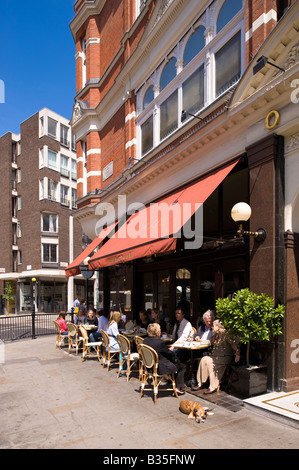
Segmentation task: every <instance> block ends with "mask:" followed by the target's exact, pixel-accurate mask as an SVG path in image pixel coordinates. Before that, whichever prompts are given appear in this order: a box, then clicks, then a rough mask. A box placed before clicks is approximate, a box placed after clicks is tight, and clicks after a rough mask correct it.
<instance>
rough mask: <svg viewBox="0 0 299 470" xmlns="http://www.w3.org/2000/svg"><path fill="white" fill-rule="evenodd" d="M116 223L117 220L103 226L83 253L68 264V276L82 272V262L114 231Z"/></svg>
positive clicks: (66, 271) (66, 270)
mask: <svg viewBox="0 0 299 470" xmlns="http://www.w3.org/2000/svg"><path fill="white" fill-rule="evenodd" d="M115 225H116V222H115V223H113V224H111V225H109V226H108V227H106V228H103V229H102V230H101V232H100V233H99V235H98V236H97V237H96V238H95V239H94V240H93V241H92V242H91V243H90V244H89V245H88V246H87V247H86V248H85V250H83V251H82V253H80V255H79V256H77V258H76V259H74V261H72V263H70V264H69V265H68V267H67V268H65V275H66V277H70V276H76V275H77V274H80V273H81V271H80V264H82V263H83V261H84V260H85V258H87V257H88V256H90V255H91V254H92V253H93V251H94V250H95V249H96V248H97V247H98V246H99V245H100V244H101V243H102V242H103V240H105V238H106V237H107V236H108V235H109V234H110V233H111V232H112V230H113V229H114V227H115Z"/></svg>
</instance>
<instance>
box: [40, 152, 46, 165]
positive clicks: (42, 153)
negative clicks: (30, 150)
mask: <svg viewBox="0 0 299 470" xmlns="http://www.w3.org/2000/svg"><path fill="white" fill-rule="evenodd" d="M44 166H45V154H44V149H40V150H39V167H40V168H44Z"/></svg>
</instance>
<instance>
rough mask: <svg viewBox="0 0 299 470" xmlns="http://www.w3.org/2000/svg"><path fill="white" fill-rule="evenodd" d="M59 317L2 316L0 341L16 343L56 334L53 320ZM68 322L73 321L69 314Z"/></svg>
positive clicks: (52, 314) (35, 315)
mask: <svg viewBox="0 0 299 470" xmlns="http://www.w3.org/2000/svg"><path fill="white" fill-rule="evenodd" d="M57 317H58V314H57V313H29V314H21V315H16V314H11V315H0V340H2V341H15V340H19V339H24V338H36V337H37V336H40V335H52V334H55V333H56V329H55V325H54V323H53V320H56V318H57ZM68 317H69V318H68ZM66 321H71V317H70V315H69V314H67V315H66Z"/></svg>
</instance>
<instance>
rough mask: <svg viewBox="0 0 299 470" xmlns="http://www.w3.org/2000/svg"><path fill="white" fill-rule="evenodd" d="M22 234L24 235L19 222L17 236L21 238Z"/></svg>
mask: <svg viewBox="0 0 299 470" xmlns="http://www.w3.org/2000/svg"><path fill="white" fill-rule="evenodd" d="M21 236H22V230H21V222H18V225H17V237H18V238H21Z"/></svg>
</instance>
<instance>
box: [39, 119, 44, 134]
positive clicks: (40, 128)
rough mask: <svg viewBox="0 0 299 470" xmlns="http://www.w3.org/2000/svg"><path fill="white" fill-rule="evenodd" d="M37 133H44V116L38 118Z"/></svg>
mask: <svg viewBox="0 0 299 470" xmlns="http://www.w3.org/2000/svg"><path fill="white" fill-rule="evenodd" d="M39 135H40V136H42V135H44V117H43V116H42V117H40V118H39Z"/></svg>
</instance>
